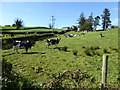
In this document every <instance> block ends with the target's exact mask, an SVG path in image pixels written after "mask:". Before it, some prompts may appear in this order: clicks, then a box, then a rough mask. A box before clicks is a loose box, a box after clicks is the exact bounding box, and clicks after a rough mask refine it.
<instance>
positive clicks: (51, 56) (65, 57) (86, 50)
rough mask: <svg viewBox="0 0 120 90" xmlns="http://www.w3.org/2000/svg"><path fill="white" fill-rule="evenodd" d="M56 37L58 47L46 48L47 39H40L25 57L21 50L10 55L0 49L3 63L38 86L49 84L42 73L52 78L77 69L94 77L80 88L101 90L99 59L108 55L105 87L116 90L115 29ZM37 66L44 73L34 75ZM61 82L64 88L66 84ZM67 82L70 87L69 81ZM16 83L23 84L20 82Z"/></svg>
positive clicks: (116, 55)
mask: <svg viewBox="0 0 120 90" xmlns="http://www.w3.org/2000/svg"><path fill="white" fill-rule="evenodd" d="M21 31H22V30H21ZM100 32H102V34H103V37H100V36H99V33H100ZM80 33H82V32H68V33H66V34H80ZM57 37H58V38H61V41H60V43H59V44H58V46H57V47H56V46H50V47H49V48H47V47H46V45H45V44H46V39H43V40H39V41H37V42H36V44H35V46H34V47H32V48H31V49H29V51H28V53H27V54H25V50H24V49H19V52H20V53H21V54H17V53H16V52H15V53H14V54H13V53H12V48H11V49H8V50H2V57H3V60H5V61H7V62H10V63H12V65H13V71H14V72H17V73H18V74H19V76H21V77H25V78H26V79H27V80H29V81H32V82H34V83H35V84H37V85H40V83H44V82H45V83H46V82H49V81H50V78H49V77H48V75H47V74H45V73H48V74H50V75H51V74H53V73H60V72H63V71H65V70H71V71H75V70H78V69H79V70H80V71H82V72H86V73H87V74H89V75H91V78H94V82H91V78H90V79H89V80H85V81H83V82H81V83H79V85H81V86H85V85H86V86H88V88H100V87H101V75H102V73H101V72H102V71H101V68H102V56H103V55H104V54H106V55H108V56H109V60H108V78H107V86H108V88H118V77H119V76H118V29H111V30H107V31H98V32H87V33H86V35H81V36H75V37H71V38H66V37H64V36H63V35H59V34H58V35H57ZM57 37H53V38H57ZM3 47H4V46H3ZM74 53H75V54H74ZM38 67H39V68H41V71H43V72H45V73H43V72H39V73H38V72H36V71H35V68H38ZM66 82H67V81H66ZM63 83H64V84H63V86H64V85H65V82H63ZM67 83H68V84H71V82H67ZM19 84H20V85H22V82H19ZM72 85H73V84H72ZM71 87H74V85H73V86H71Z"/></svg>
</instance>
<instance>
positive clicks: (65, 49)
mask: <svg viewBox="0 0 120 90" xmlns="http://www.w3.org/2000/svg"><path fill="white" fill-rule="evenodd" d="M68 48H69V47H67V46H63V47H54V48H53V49H58V50H59V51H65V52H70V51H68Z"/></svg>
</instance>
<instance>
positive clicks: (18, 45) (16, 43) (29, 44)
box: [13, 40, 35, 53]
mask: <svg viewBox="0 0 120 90" xmlns="http://www.w3.org/2000/svg"><path fill="white" fill-rule="evenodd" d="M34 45H35V42H31V41H29V40H26V41H22V40H15V41H13V51H15V50H16V51H17V53H19V52H18V49H19V48H25V50H26V53H27V51H28V49H29V48H31V47H32V46H34Z"/></svg>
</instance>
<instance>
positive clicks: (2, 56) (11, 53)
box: [2, 53, 14, 57]
mask: <svg viewBox="0 0 120 90" xmlns="http://www.w3.org/2000/svg"><path fill="white" fill-rule="evenodd" d="M13 54H14V53H9V54H7V55H2V57H5V56H9V55H13Z"/></svg>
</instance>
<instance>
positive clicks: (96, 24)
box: [94, 16, 100, 30]
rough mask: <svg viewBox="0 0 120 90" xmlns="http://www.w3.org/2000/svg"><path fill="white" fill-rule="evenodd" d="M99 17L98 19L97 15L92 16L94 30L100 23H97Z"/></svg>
mask: <svg viewBox="0 0 120 90" xmlns="http://www.w3.org/2000/svg"><path fill="white" fill-rule="evenodd" d="M99 19H100V17H99V16H96V17H95V18H94V30H96V28H97V26H98V25H100V24H99Z"/></svg>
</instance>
